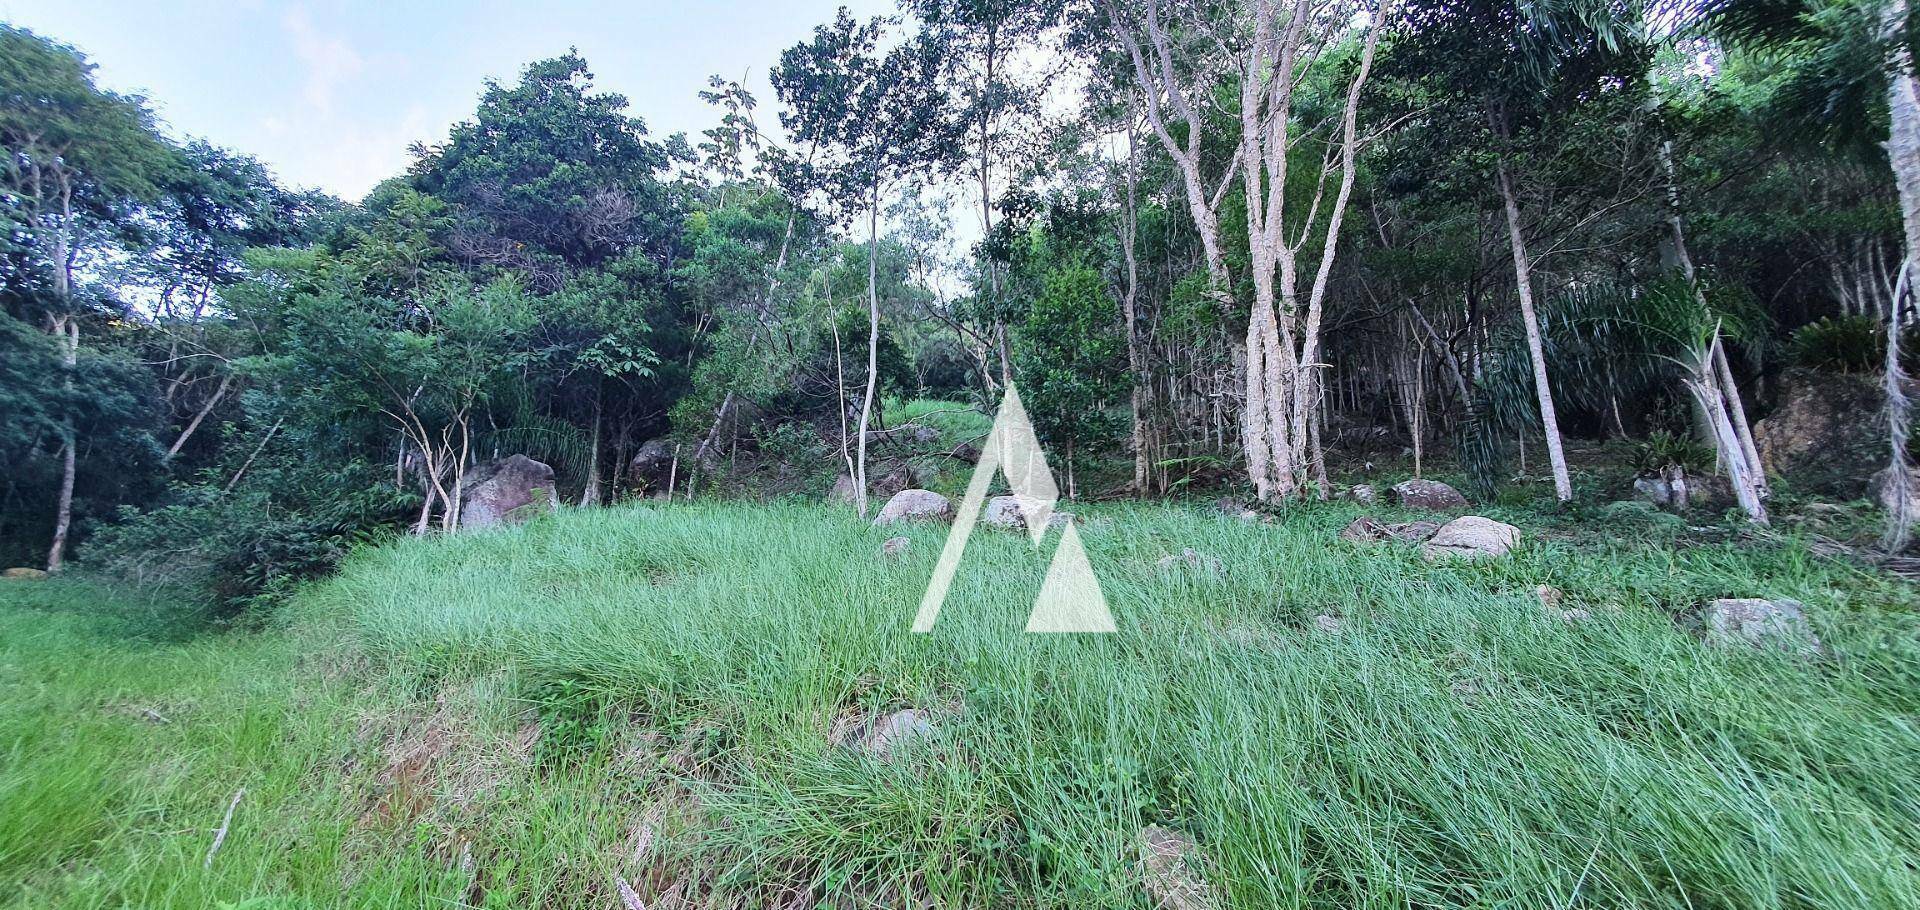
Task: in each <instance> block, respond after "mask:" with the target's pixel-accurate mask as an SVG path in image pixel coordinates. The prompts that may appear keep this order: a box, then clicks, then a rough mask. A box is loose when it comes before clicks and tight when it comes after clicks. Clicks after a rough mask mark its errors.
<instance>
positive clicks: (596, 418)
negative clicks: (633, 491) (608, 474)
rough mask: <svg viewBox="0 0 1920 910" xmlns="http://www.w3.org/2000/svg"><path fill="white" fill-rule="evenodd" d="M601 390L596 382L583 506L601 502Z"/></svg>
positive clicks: (582, 493) (581, 495)
mask: <svg viewBox="0 0 1920 910" xmlns="http://www.w3.org/2000/svg"><path fill="white" fill-rule="evenodd" d="M600 392H601V389H600V386H599V384H598V383H596V384H595V385H594V389H593V432H592V434H590V436H589V439H588V442H587V447H588V448H589V449H590V450H591V451H590V453H589V454H588V455H587V485H586V489H584V490H581V491H580V507H581V508H588V507H590V506H597V505H599V504H600Z"/></svg>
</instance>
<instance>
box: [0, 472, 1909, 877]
mask: <svg viewBox="0 0 1920 910" xmlns="http://www.w3.org/2000/svg"><path fill="white" fill-rule="evenodd" d="M1356 514H1357V513H1356V512H1354V511H1353V510H1352V509H1351V508H1350V507H1347V506H1333V505H1330V506H1322V507H1312V508H1301V509H1299V510H1296V511H1295V512H1293V513H1291V514H1289V515H1288V516H1287V517H1285V518H1284V519H1283V520H1281V521H1280V522H1278V523H1276V524H1243V523H1240V522H1238V521H1235V520H1232V519H1229V518H1226V517H1222V516H1217V515H1214V514H1211V513H1210V512H1203V511H1200V510H1195V509H1187V508H1180V507H1149V506H1135V507H1106V508H1098V509H1091V510H1084V515H1085V517H1086V523H1085V525H1084V526H1083V539H1084V540H1085V542H1086V544H1087V547H1088V550H1089V552H1090V555H1091V559H1092V562H1093V565H1094V568H1095V570H1096V571H1097V573H1098V574H1099V576H1100V579H1101V582H1102V584H1103V586H1104V589H1105V593H1106V596H1107V598H1108V601H1109V603H1110V604H1111V605H1112V608H1113V612H1114V615H1115V618H1116V621H1117V623H1118V625H1119V632H1118V633H1116V634H1113V635H1108V636H1032V635H1024V634H1021V631H1020V630H1021V628H1022V627H1023V625H1024V623H1025V618H1026V614H1027V612H1028V610H1029V609H1030V608H1031V605H1032V601H1033V596H1034V594H1035V592H1036V591H1037V589H1038V586H1039V582H1040V579H1041V578H1042V576H1043V575H1044V573H1045V570H1046V565H1047V559H1048V557H1049V555H1050V548H1049V547H1042V548H1039V549H1035V548H1033V547H1031V546H1030V545H1028V543H1027V542H1026V540H1025V538H1021V537H1015V536H1012V535H1004V534H993V533H988V532H984V531H983V532H981V533H976V534H975V536H974V539H973V543H972V545H971V546H970V547H969V550H968V553H967V558H966V561H965V563H964V565H963V567H962V569H961V572H960V575H959V578H958V579H957V581H956V583H955V586H954V589H953V592H952V595H951V596H950V597H949V599H948V601H947V607H946V610H945V612H944V613H943V614H942V617H941V619H940V622H939V624H938V625H937V626H936V628H935V630H934V632H933V634H931V635H926V636H914V635H912V634H910V633H909V632H908V624H909V622H910V621H911V619H912V616H913V613H914V610H915V608H916V607H917V605H918V602H919V599H920V595H921V592H922V589H923V588H924V586H925V584H926V580H927V578H928V576H929V574H930V573H931V570H932V565H933V562H934V559H935V557H936V556H937V554H938V552H939V549H940V545H941V542H942V539H943V537H944V533H945V528H944V527H932V526H929V527H916V528H912V529H909V530H907V531H906V532H905V533H906V535H907V536H909V537H910V538H912V540H913V544H912V547H911V549H910V551H909V552H908V554H907V555H906V556H905V557H904V558H901V559H898V560H887V559H882V558H880V557H878V556H877V555H876V553H877V550H878V547H879V544H880V542H881V541H882V540H883V539H884V538H886V537H888V536H890V535H891V534H892V533H894V532H893V531H891V530H888V529H877V528H871V527H867V526H865V525H863V524H861V523H859V522H857V521H855V520H854V519H852V518H851V517H849V516H847V515H845V514H841V513H834V512H828V511H824V510H821V509H818V508H812V507H803V506H752V505H729V504H712V505H704V504H703V505H695V506H686V505H676V506H671V507H641V506H636V507H630V508H622V509H612V510H601V511H591V512H570V513H567V514H563V515H560V516H556V517H554V518H551V519H545V520H541V521H538V522H536V523H534V524H532V525H529V526H526V527H523V528H517V529H511V530H506V531H501V532H495V533H479V534H471V535H463V536H458V537H454V538H448V539H432V540H416V541H407V542H404V543H401V544H398V545H395V546H391V547H387V548H383V549H380V550H376V551H372V552H368V553H365V554H362V555H361V556H360V557H358V558H356V559H355V560H353V561H352V562H351V563H350V564H349V565H348V567H347V568H346V570H345V571H343V572H342V573H341V574H340V575H339V576H337V577H336V578H334V579H332V580H330V581H328V582H326V583H324V584H322V585H319V586H316V587H314V588H312V589H310V590H309V591H307V592H306V593H305V594H303V595H301V596H300V598H299V599H298V600H297V601H296V603H295V604H294V605H293V606H292V607H291V608H290V611H289V614H290V619H289V621H288V622H289V627H288V628H287V629H284V630H280V631H277V632H275V633H273V634H270V635H265V636H256V637H250V638H245V639H240V640H238V641H234V640H227V639H222V640H218V641H212V642H208V641H199V642H192V643H188V644H185V645H164V644H141V643H139V642H135V641H128V640H125V639H124V638H115V637H111V636H107V635H105V634H103V633H101V632H99V631H97V630H95V629H93V628H92V627H91V626H90V625H89V623H90V622H92V620H88V619H83V618H80V617H79V616H77V615H76V614H75V613H74V612H72V611H71V610H63V609H62V608H60V607H59V606H58V605H52V604H45V603H41V604H37V605H28V606H16V607H13V608H10V609H6V610H0V755H8V756H13V757H14V758H13V760H12V761H10V762H9V763H7V764H5V765H0V883H4V882H6V881H9V880H13V879H15V878H18V879H19V880H21V882H22V883H23V884H22V885H20V886H18V887H13V888H10V887H9V886H7V885H5V884H0V903H6V902H12V903H15V904H19V905H46V906H53V905H59V906H122V905H138V906H181V907H185V906H194V907H204V906H219V905H220V904H221V902H226V903H229V904H232V905H235V906H260V907H278V906H286V907H306V906H322V905H324V906H334V905H341V906H389V905H392V906H418V905H428V904H436V905H438V904H445V905H450V906H460V905H468V906H488V907H494V906H498V907H507V906H514V907H518V906H554V907H575V906H578V907H618V906H621V905H622V901H623V899H624V898H623V894H622V891H621V889H623V888H625V889H630V890H631V893H632V896H633V898H635V899H636V900H638V901H639V902H641V903H642V904H644V905H645V906H648V907H654V906H696V907H698V906H715V907H730V906H752V907H761V906H828V907H856V906H923V905H931V906H977V907H1001V906H1033V907H1115V908H1119V907H1145V906H1152V905H1153V903H1154V901H1155V900H1156V899H1157V900H1161V901H1164V902H1165V903H1166V904H1167V905H1169V906H1186V907H1205V906H1218V907H1270V906H1305V907H1329V908H1331V907H1355V906H1369V907H1406V906H1516V907H1564V906H1572V905H1576V904H1580V905H1586V906H1602V907H1675V908H1680V907H1888V908H1894V907H1906V906H1916V905H1920V731H1916V729H1915V727H1914V723H1913V718H1914V717H1915V716H1916V713H1920V635H1917V634H1916V633H1917V632H1920V622H1916V615H1915V613H1914V612H1913V608H1914V606H1915V597H1914V593H1913V592H1912V591H1911V590H1910V589H1908V588H1906V587H1904V586H1901V585H1898V584H1896V583H1893V582H1890V581H1887V580H1885V579H1884V578H1882V577H1880V576H1875V575H1870V574H1867V573H1864V572H1862V571H1859V570H1856V569H1853V568H1850V567H1847V566H1844V565H1842V564H1839V563H1835V562H1831V561H1826V560H1819V559H1815V558H1813V557H1810V556H1808V555H1807V554H1806V553H1805V551H1804V550H1802V549H1800V548H1798V547H1795V546H1791V545H1789V546H1787V547H1784V548H1777V549H1771V550H1767V551H1755V550H1751V549H1743V548H1739V547H1736V546H1733V545H1729V544H1714V543H1704V544H1700V545H1683V542H1681V541H1676V540H1674V539H1673V538H1672V537H1671V536H1670V532H1668V531H1658V532H1656V531H1654V530H1652V529H1650V528H1649V529H1640V530H1638V531H1634V532H1632V533H1620V532H1622V531H1623V530H1626V529H1625V528H1624V527H1615V528H1613V529H1612V531H1613V532H1614V533H1612V534H1610V535H1606V536H1601V535H1591V536H1587V535H1579V534H1571V533H1567V532H1566V531H1564V530H1560V529H1550V528H1546V527H1545V526H1543V524H1542V519H1539V518H1537V517H1535V516H1529V515H1524V514H1518V513H1516V514H1510V515H1506V516H1504V517H1506V518H1508V519H1509V520H1512V521H1514V522H1515V523H1516V524H1520V525H1522V526H1523V527H1526V528H1528V529H1529V530H1530V531H1531V532H1533V533H1531V534H1530V536H1529V543H1528V544H1527V545H1526V546H1525V547H1523V549H1522V550H1521V551H1519V552H1517V553H1516V554H1515V555H1513V556H1511V557H1508V558H1506V559H1502V560H1499V561H1497V562H1493V563H1486V564H1471V565H1470V564H1443V565H1429V564H1427V563H1426V562H1424V561H1423V560H1422V559H1421V558H1420V557H1419V555H1418V553H1417V552H1416V551H1415V550H1414V549H1413V548H1412V547H1410V546H1402V545H1398V544H1376V545H1366V546H1356V545H1350V544H1346V543H1343V542H1340V541H1338V540H1337V539H1336V534H1337V532H1338V530H1339V529H1340V528H1341V527H1342V526H1343V525H1344V524H1345V523H1346V522H1347V521H1349V520H1351V519H1352V518H1353V517H1354V516H1355V515H1356ZM1543 532H1545V533H1543ZM1187 547H1191V548H1193V549H1195V550H1198V551H1200V552H1201V553H1203V554H1206V555H1207V556H1210V557H1213V558H1214V559H1216V560H1218V565H1219V567H1218V569H1217V570H1216V569H1214V568H1212V567H1211V566H1209V565H1208V564H1206V563H1205V561H1202V562H1201V563H1200V564H1199V565H1188V564H1184V563H1183V564H1179V565H1177V566H1174V567H1168V568H1162V567H1159V566H1157V565H1156V563H1157V561H1158V560H1159V559H1160V558H1161V557H1162V556H1164V555H1167V554H1174V553H1179V552H1181V550H1182V549H1183V548H1187ZM1541 584H1549V585H1554V586H1556V587H1558V588H1561V589H1563V590H1564V591H1565V592H1566V593H1567V600H1566V602H1565V603H1564V604H1562V606H1564V607H1569V608H1574V607H1577V608H1580V609H1584V610H1586V611H1587V612H1588V613H1589V614H1591V618H1589V619H1587V620H1584V621H1578V622H1568V621H1566V620H1564V619H1563V618H1562V617H1561V616H1560V615H1559V613H1558V612H1557V611H1556V612H1549V611H1547V610H1545V609H1543V608H1542V606H1541V605H1540V603H1539V601H1538V599H1537V596H1536V593H1535V590H1536V586H1538V585H1541ZM47 590H53V589H47ZM75 596H78V595H75ZM1718 596H1778V597H1794V598H1798V599H1800V600H1802V601H1805V602H1806V603H1807V604H1808V605H1809V607H1810V611H1811V613H1812V615H1813V619H1814V622H1815V624H1816V626H1817V631H1818V632H1819V634H1820V636H1821V638H1822V639H1823V640H1824V641H1825V642H1826V644H1827V646H1828V648H1827V651H1828V653H1827V654H1826V656H1824V657H1822V658H1820V659H1817V660H1803V659H1797V658H1793V657H1789V656H1786V655H1784V654H1774V653H1761V652H1754V651H1746V650H1728V649H1718V648H1711V647H1708V646H1706V645H1704V644H1702V643H1700V642H1699V641H1698V640H1697V639H1696V637H1695V636H1694V635H1692V634H1691V633H1690V632H1689V631H1688V630H1687V621H1688V618H1689V615H1690V613H1691V612H1692V611H1693V610H1694V609H1695V608H1697V606H1698V605H1699V604H1701V603H1702V602H1704V601H1705V600H1707V599H1710V598H1713V597H1718ZM0 598H14V599H19V595H18V594H17V593H15V592H13V591H6V592H3V593H0ZM1320 616H1331V617H1338V618H1339V619H1340V622H1339V623H1338V624H1337V627H1336V626H1335V624H1333V623H1326V622H1322V621H1317V620H1316V617H1320ZM123 706H137V707H135V708H134V709H133V710H127V709H126V707H123ZM156 706H157V707H156ZM147 708H152V709H153V710H155V711H157V712H159V713H161V714H163V715H166V716H167V717H168V721H169V722H165V723H160V722H155V721H153V720H151V719H150V718H146V717H145V716H144V715H142V714H141V713H140V711H142V710H146V709H147ZM170 709H171V710H170ZM903 709H914V710H917V711H919V712H922V716H924V717H925V718H927V719H929V720H930V721H931V724H932V733H931V735H929V736H926V737H923V738H919V739H916V740H913V741H911V742H909V743H907V744H905V745H904V746H903V747H901V748H900V749H898V750H897V751H896V752H895V753H894V755H893V756H892V759H891V760H890V761H882V760H879V759H877V758H876V757H874V756H873V755H871V754H866V753H863V752H862V751H860V750H858V749H853V748H847V747H844V746H842V745H836V740H837V739H845V738H846V737H845V736H844V734H845V733H846V731H849V730H859V729H862V728H864V727H865V726H867V725H870V724H871V723H873V722H874V721H875V720H876V719H878V718H882V717H886V716H888V715H890V714H892V713H893V712H897V711H900V710H903ZM176 715H177V716H176ZM241 787H246V788H247V790H248V792H247V795H246V796H245V797H244V798H243V799H242V801H241V802H240V804H239V809H238V810H237V811H236V814H235V818H234V819H233V822H232V825H231V832H230V834H229V837H228V838H227V839H226V840H225V842H224V845H223V847H222V848H221V850H220V852H219V853H218V855H217V856H216V857H214V860H213V862H212V863H211V864H210V865H209V864H207V863H206V862H205V853H206V851H207V850H208V848H209V846H210V842H211V837H212V834H211V831H212V830H213V829H214V828H216V827H217V826H218V825H219V823H220V821H221V818H222V813H223V812H224V810H225V809H226V807H227V805H228V804H229V801H230V798H231V796H232V793H233V792H234V791H235V790H237V789H239V788H241ZM1149 830H1152V831H1154V832H1158V834H1157V835H1156V836H1160V837H1161V838H1162V839H1163V840H1164V838H1165V837H1166V836H1171V837H1174V838H1175V839H1177V840H1178V841H1180V842H1188V843H1191V844H1192V845H1193V847H1192V849H1191V851H1190V852H1189V853H1187V854H1186V856H1185V858H1184V861H1183V862H1181V863H1174V864H1171V865H1174V866H1179V867H1182V868H1179V869H1177V870H1176V871H1173V872H1167V871H1165V867H1166V866H1168V865H1169V864H1168V863H1164V862H1159V863H1143V861H1142V851H1143V848H1142V841H1143V837H1145V836H1146V835H1145V834H1144V833H1143V832H1147V831H1149ZM1170 892H1179V893H1170ZM247 901H256V902H257V903H245V902H247ZM922 901H930V903H929V904H923V903H922Z"/></svg>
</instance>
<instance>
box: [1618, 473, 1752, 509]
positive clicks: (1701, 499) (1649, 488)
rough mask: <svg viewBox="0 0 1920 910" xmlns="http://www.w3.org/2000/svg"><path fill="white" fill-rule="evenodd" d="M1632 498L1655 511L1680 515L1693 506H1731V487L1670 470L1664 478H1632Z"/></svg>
mask: <svg viewBox="0 0 1920 910" xmlns="http://www.w3.org/2000/svg"><path fill="white" fill-rule="evenodd" d="M1633 498H1634V499H1636V500H1638V501H1640V502H1644V503H1647V504H1649V505H1651V506H1653V507H1654V508H1657V509H1665V510H1667V511H1669V512H1684V511H1686V510H1688V509H1690V508H1693V507H1695V506H1700V507H1713V506H1716V505H1726V504H1730V503H1732V502H1733V483H1732V482H1731V481H1729V480H1727V479H1726V478H1725V477H1712V476H1707V475H1702V474H1682V473H1680V472H1679V471H1678V470H1674V471H1670V472H1668V473H1667V474H1665V475H1659V476H1643V477H1635V478H1634V479H1633Z"/></svg>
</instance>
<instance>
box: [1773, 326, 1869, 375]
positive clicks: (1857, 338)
mask: <svg viewBox="0 0 1920 910" xmlns="http://www.w3.org/2000/svg"><path fill="white" fill-rule="evenodd" d="M1788 349H1789V351H1790V352H1791V353H1792V355H1793V362H1794V363H1795V364H1796V365H1798V366H1802V367H1805V368H1807V369H1810V370H1822V371H1825V372H1829V373H1856V374H1873V373H1879V372H1880V371H1882V370H1884V369H1886V366H1887V331H1886V327H1885V326H1883V325H1881V324H1880V322H1879V320H1877V319H1874V318H1872V317H1870V316H1839V317H1834V316H1828V317H1826V318H1824V319H1821V320H1819V321H1818V322H1813V323H1809V324H1807V325H1804V326H1801V327H1800V328H1799V329H1796V330H1795V331H1794V333H1793V340H1792V341H1791V342H1789V345H1788Z"/></svg>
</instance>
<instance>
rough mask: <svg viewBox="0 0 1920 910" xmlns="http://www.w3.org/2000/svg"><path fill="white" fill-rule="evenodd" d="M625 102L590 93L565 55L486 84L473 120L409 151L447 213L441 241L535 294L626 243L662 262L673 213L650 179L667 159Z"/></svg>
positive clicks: (575, 59) (578, 66)
mask: <svg viewBox="0 0 1920 910" xmlns="http://www.w3.org/2000/svg"><path fill="white" fill-rule="evenodd" d="M626 108H627V100H626V99H625V98H624V97H621V96H620V95H617V94H612V93H606V92H601V93H596V92H594V91H593V74H592V73H591V72H589V71H588V69H587V62H586V61H585V60H584V59H582V58H581V57H580V56H579V55H578V54H576V53H572V52H569V53H567V54H566V55H564V56H560V57H555V58H552V59H549V60H541V61H538V62H535V63H533V64H530V65H529V66H528V67H527V68H526V69H525V70H524V71H523V72H522V73H521V77H520V82H519V84H517V85H514V86H511V87H508V86H505V85H501V84H500V83H497V82H489V83H488V84H487V91H486V94H485V95H483V96H482V97H481V99H480V106H479V108H478V109H477V110H476V111H475V112H474V119H473V120H470V121H467V122H464V123H460V124H456V125H455V126H454V128H453V130H452V132H451V133H450V135H449V136H448V139H447V142H446V143H445V144H444V145H441V146H438V147H434V148H424V147H420V148H416V154H417V155H418V158H419V160H418V162H417V163H416V164H415V165H414V171H413V182H414V184H415V185H416V186H417V187H418V188H419V189H421V190H422V191H424V192H427V193H429V194H432V195H434V196H436V197H438V198H440V199H443V200H445V201H446V202H448V203H450V204H451V205H453V206H454V207H455V210H456V214H457V216H458V217H457V219H456V222H455V225H454V227H453V230H452V231H450V232H449V234H448V236H447V238H446V241H447V245H448V247H449V248H450V249H451V250H452V251H453V252H454V253H455V255H456V256H458V257H459V258H460V259H461V260H462V261H463V262H467V263H470V264H473V265H477V266H489V267H495V268H501V269H508V270H512V271H516V272H519V273H521V274H522V275H523V276H524V278H525V280H526V281H527V286H528V287H529V288H530V289H531V290H534V291H537V292H542V293H545V292H551V291H554V290H557V289H558V288H559V287H560V286H561V285H562V284H564V283H565V281H566V278H567V277H568V276H569V275H570V274H571V273H573V272H575V271H577V270H580V269H586V268H593V267H595V266H598V265H600V264H601V263H604V262H607V261H610V260H612V259H616V258H618V257H620V256H622V255H624V254H625V253H626V252H627V251H628V250H629V249H631V248H633V247H635V246H636V245H637V246H639V247H640V248H642V249H645V250H646V251H647V252H648V254H650V255H651V256H653V257H654V258H655V259H656V261H662V262H664V261H665V259H666V258H667V254H668V252H669V251H670V249H671V246H672V238H673V237H674V234H675V231H674V228H675V226H676V222H677V220H678V214H679V213H678V206H677V204H676V201H675V199H674V198H673V196H672V194H671V193H669V192H668V191H667V189H666V187H665V186H663V185H662V184H661V183H660V182H659V180H658V179H657V175H658V174H659V173H660V172H662V171H663V170H664V169H665V168H666V167H667V165H668V164H669V155H668V151H667V149H665V148H663V147H662V146H660V145H657V144H655V143H653V142H650V141H648V140H647V138H646V136H647V129H646V124H645V123H644V122H643V121H641V120H640V119H638V118H635V117H631V116H628V115H627V113H626Z"/></svg>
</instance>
